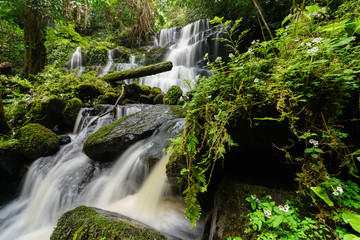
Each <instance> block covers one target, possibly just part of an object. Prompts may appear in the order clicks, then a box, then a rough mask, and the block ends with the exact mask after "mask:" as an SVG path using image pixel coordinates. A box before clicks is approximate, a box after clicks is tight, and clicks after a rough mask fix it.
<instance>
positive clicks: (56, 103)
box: [30, 95, 66, 129]
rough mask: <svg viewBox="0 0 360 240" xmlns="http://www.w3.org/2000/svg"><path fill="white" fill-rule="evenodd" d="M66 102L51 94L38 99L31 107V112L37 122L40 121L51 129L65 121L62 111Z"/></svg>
mask: <svg viewBox="0 0 360 240" xmlns="http://www.w3.org/2000/svg"><path fill="white" fill-rule="evenodd" d="M65 105H66V103H65V102H64V101H63V100H62V99H60V98H58V97H56V96H54V95H53V96H49V97H43V98H40V99H37V100H36V101H35V102H34V103H33V104H32V106H31V108H30V114H31V116H32V119H34V122H35V123H40V124H41V125H44V126H45V127H47V128H49V129H54V128H55V126H59V125H60V126H61V125H63V123H64V118H63V114H62V111H63V109H64V107H65Z"/></svg>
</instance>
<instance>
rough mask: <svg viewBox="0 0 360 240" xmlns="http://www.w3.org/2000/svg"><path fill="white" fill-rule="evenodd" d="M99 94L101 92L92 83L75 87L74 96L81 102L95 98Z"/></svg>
mask: <svg viewBox="0 0 360 240" xmlns="http://www.w3.org/2000/svg"><path fill="white" fill-rule="evenodd" d="M101 94H102V93H101V90H100V89H99V88H98V87H97V86H96V85H95V84H92V83H82V84H80V85H78V86H77V87H76V95H77V96H78V97H79V98H80V99H81V100H82V101H84V100H89V99H92V98H97V97H98V96H99V95H101Z"/></svg>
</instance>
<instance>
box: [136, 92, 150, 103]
mask: <svg viewBox="0 0 360 240" xmlns="http://www.w3.org/2000/svg"><path fill="white" fill-rule="evenodd" d="M139 99H140V103H148V104H150V103H153V99H152V98H151V97H150V96H148V95H144V94H140V98H139Z"/></svg>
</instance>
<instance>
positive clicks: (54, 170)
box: [0, 105, 203, 240]
mask: <svg viewBox="0 0 360 240" xmlns="http://www.w3.org/2000/svg"><path fill="white" fill-rule="evenodd" d="M144 107H151V106H150V105H135V106H125V107H121V108H118V114H117V116H118V117H121V116H123V115H126V114H131V113H134V112H137V111H140V110H141V109H143V108H144ZM89 111H90V109H83V110H82V111H80V113H79V120H78V121H77V124H78V125H81V124H82V126H75V129H74V132H75V133H77V134H76V135H72V136H71V138H72V142H71V143H69V144H68V145H65V146H62V148H61V149H60V150H59V151H58V152H57V153H56V154H55V155H53V156H49V157H43V158H39V159H38V160H36V161H35V162H34V163H33V164H32V165H31V167H30V168H29V170H28V173H27V174H26V177H25V179H24V184H23V188H22V191H21V193H20V196H19V197H18V198H16V199H15V200H13V201H12V202H10V203H8V204H7V205H5V206H3V207H1V209H0V240H10V239H11V240H32V239H33V240H35V239H36V240H45V239H46V240H48V239H49V237H50V235H51V233H52V231H53V229H54V227H55V226H56V223H57V220H58V218H59V217H60V216H61V215H62V214H63V213H64V212H66V211H68V210H70V209H73V208H75V207H76V206H79V205H87V206H93V207H98V208H102V209H105V210H110V211H114V212H118V213H122V214H124V215H126V216H129V217H131V218H133V219H136V220H138V221H140V222H143V223H145V224H147V225H149V226H151V227H153V228H155V229H157V230H159V231H162V232H165V233H167V234H169V235H170V236H173V237H174V238H175V239H200V238H201V235H202V227H203V226H202V223H201V222H200V223H198V224H197V227H196V228H194V229H191V228H190V224H189V222H188V221H187V220H186V219H185V217H184V209H185V206H184V203H183V200H182V197H180V196H174V195H173V194H172V193H171V190H170V188H169V185H168V183H167V178H166V174H165V166H166V163H167V161H168V157H167V156H166V155H165V154H164V157H163V158H162V159H161V160H159V162H158V163H157V164H156V165H155V166H154V167H152V168H150V167H149V164H148V163H147V162H146V161H145V159H146V157H147V155H148V152H149V150H150V149H153V148H154V144H156V143H157V142H159V141H162V142H163V141H167V140H166V139H168V138H170V137H175V136H176V135H177V134H178V133H179V132H181V131H182V129H183V127H184V121H183V119H176V120H173V121H169V122H168V123H166V124H164V125H163V126H162V127H161V128H160V129H159V130H157V131H156V132H155V133H154V134H153V136H151V137H149V138H148V139H145V140H141V141H139V142H137V143H135V144H133V145H132V146H130V147H129V148H128V149H127V150H126V151H125V152H124V153H123V154H122V155H121V156H120V157H119V158H118V159H117V160H116V161H115V163H113V165H112V166H107V165H105V166H103V165H102V164H101V163H98V162H94V161H91V160H90V159H89V158H88V157H87V156H86V155H85V154H83V153H82V151H81V149H82V145H83V142H84V141H85V139H86V138H87V136H89V135H90V134H91V133H93V132H94V131H96V130H97V129H99V128H100V127H102V126H104V125H107V124H109V123H110V122H112V121H113V120H114V119H113V117H112V116H105V117H103V118H101V119H98V120H97V121H96V124H90V123H91V122H92V118H93V117H91V116H90V114H89Z"/></svg>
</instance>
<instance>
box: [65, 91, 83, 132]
mask: <svg viewBox="0 0 360 240" xmlns="http://www.w3.org/2000/svg"><path fill="white" fill-rule="evenodd" d="M82 106H83V102H82V101H81V100H80V99H79V98H73V99H71V100H70V101H68V102H67V103H66V106H65V108H64V111H63V114H64V117H65V121H66V123H67V124H68V125H69V127H74V124H75V121H76V118H77V115H78V113H79V111H80V109H81V107H82Z"/></svg>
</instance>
